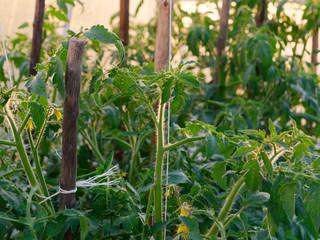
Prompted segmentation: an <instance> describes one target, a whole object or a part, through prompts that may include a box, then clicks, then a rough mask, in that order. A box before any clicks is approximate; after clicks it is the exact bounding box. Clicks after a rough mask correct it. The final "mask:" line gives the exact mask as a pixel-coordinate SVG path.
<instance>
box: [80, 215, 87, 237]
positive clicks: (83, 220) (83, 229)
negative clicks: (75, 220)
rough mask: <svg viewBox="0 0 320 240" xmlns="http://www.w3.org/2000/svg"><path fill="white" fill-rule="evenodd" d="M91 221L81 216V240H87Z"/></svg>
mask: <svg viewBox="0 0 320 240" xmlns="http://www.w3.org/2000/svg"><path fill="white" fill-rule="evenodd" d="M88 223H89V219H88V218H87V217H84V216H80V239H81V240H85V239H86V237H87V235H88V232H89V224H88Z"/></svg>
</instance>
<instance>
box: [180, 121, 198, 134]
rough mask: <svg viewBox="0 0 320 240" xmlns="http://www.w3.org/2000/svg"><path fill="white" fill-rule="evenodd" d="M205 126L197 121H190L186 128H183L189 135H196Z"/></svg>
mask: <svg viewBox="0 0 320 240" xmlns="http://www.w3.org/2000/svg"><path fill="white" fill-rule="evenodd" d="M202 129H203V127H202V126H200V125H199V124H196V123H189V124H188V125H187V127H186V128H184V129H182V131H184V132H185V133H187V134H188V135H192V136H194V135H196V134H197V133H198V132H199V131H200V130H202Z"/></svg>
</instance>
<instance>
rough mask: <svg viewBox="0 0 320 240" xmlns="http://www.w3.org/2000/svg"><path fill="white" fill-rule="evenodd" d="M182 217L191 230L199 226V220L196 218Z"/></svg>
mask: <svg viewBox="0 0 320 240" xmlns="http://www.w3.org/2000/svg"><path fill="white" fill-rule="evenodd" d="M180 219H181V221H182V222H183V223H184V225H186V226H187V227H188V228H189V229H190V230H193V229H198V227H199V225H198V222H197V220H195V219H194V218H190V217H180Z"/></svg>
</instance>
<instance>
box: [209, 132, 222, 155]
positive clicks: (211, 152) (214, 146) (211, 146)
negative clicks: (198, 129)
mask: <svg viewBox="0 0 320 240" xmlns="http://www.w3.org/2000/svg"><path fill="white" fill-rule="evenodd" d="M206 141H207V146H206V151H207V159H209V158H211V157H212V156H213V155H214V154H215V153H216V151H217V149H218V147H219V146H218V143H217V140H216V138H215V137H214V136H213V135H212V134H211V133H210V132H209V133H208V135H207V137H206Z"/></svg>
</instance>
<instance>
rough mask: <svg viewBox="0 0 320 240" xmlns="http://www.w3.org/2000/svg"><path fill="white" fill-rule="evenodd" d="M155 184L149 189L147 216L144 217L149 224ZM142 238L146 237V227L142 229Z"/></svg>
mask: <svg viewBox="0 0 320 240" xmlns="http://www.w3.org/2000/svg"><path fill="white" fill-rule="evenodd" d="M153 190H154V189H153V186H152V187H151V188H150V191H149V199H148V204H147V211H146V218H145V219H144V224H148V221H149V218H150V210H151V205H152V199H153V196H152V195H153ZM141 239H144V228H143V231H142V236H141Z"/></svg>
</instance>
